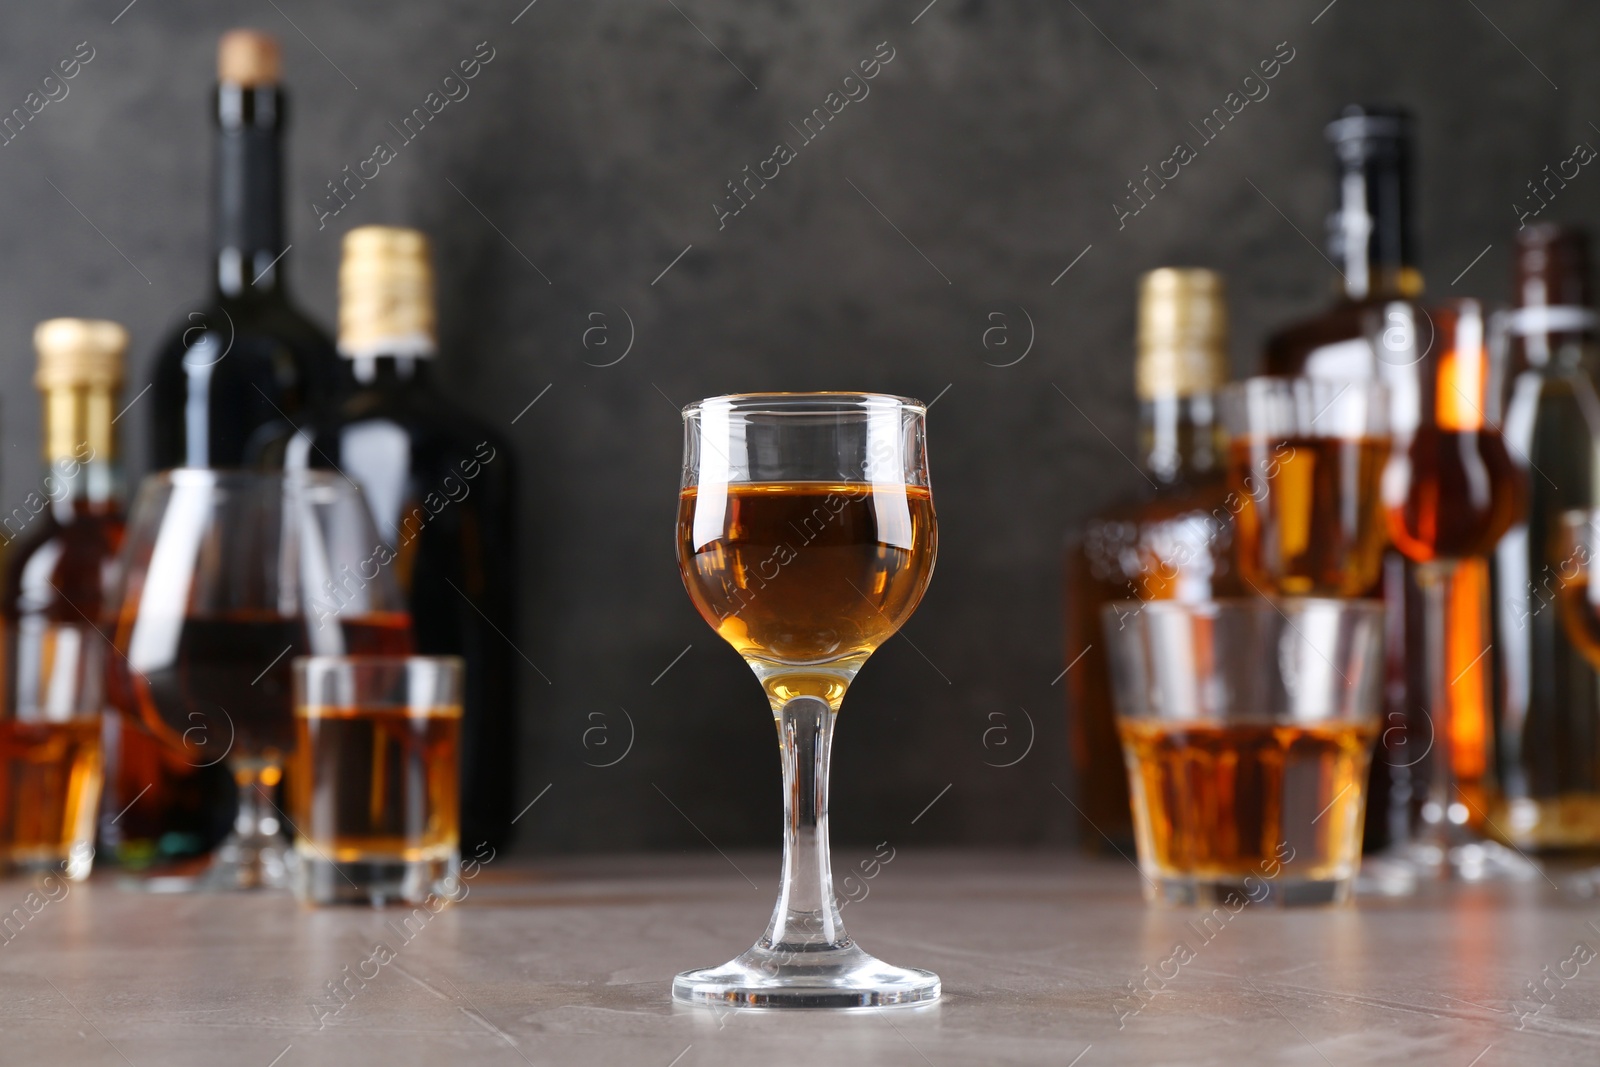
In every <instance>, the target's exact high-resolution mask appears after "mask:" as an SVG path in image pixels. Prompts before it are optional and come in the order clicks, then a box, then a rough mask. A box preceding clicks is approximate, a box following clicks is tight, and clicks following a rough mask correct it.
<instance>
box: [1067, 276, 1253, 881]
mask: <svg viewBox="0 0 1600 1067" xmlns="http://www.w3.org/2000/svg"><path fill="white" fill-rule="evenodd" d="M1227 328H1228V327H1227V310H1226V306H1225V304H1224V300H1223V286H1222V279H1221V277H1220V276H1218V275H1216V274H1214V273H1212V272H1211V271H1207V270H1195V269H1174V268H1162V269H1160V270H1154V271H1151V272H1150V273H1148V274H1146V275H1145V276H1144V277H1143V278H1142V279H1140V284H1139V337H1138V362H1137V369H1136V374H1135V380H1136V386H1137V392H1138V395H1139V402H1140V415H1139V421H1140V447H1139V457H1138V458H1139V460H1140V468H1141V473H1142V474H1143V481H1144V483H1146V484H1145V485H1143V486H1142V488H1146V489H1147V490H1148V491H1146V492H1144V493H1142V494H1140V495H1139V496H1138V497H1136V498H1135V499H1133V500H1131V501H1129V502H1127V503H1125V504H1122V505H1119V506H1116V507H1113V508H1111V509H1109V510H1107V511H1105V512H1102V513H1101V514H1099V515H1096V516H1094V517H1093V518H1091V519H1090V520H1089V521H1088V523H1087V524H1085V526H1084V529H1083V532H1082V534H1081V535H1080V536H1079V537H1077V538H1076V539H1074V540H1072V541H1071V542H1069V544H1068V546H1067V553H1066V649H1065V653H1066V659H1065V660H1064V663H1065V664H1066V666H1067V670H1066V674H1065V676H1064V677H1065V682H1066V689H1067V710H1068V726H1069V731H1070V734H1071V741H1072V756H1073V764H1074V766H1075V769H1076V771H1077V776H1078V789H1077V800H1076V801H1075V803H1076V805H1077V807H1078V810H1079V813H1080V817H1081V818H1082V820H1083V822H1084V825H1083V826H1082V827H1081V840H1082V841H1083V842H1084V844H1085V845H1086V846H1088V847H1090V848H1094V849H1104V848H1106V847H1107V846H1108V844H1109V845H1112V846H1115V847H1116V848H1118V849H1122V850H1123V851H1124V852H1128V850H1129V849H1131V848H1132V843H1133V821H1132V815H1131V811H1130V808H1129V801H1128V776H1127V771H1126V768H1125V764H1124V761H1123V755H1122V747H1121V743H1120V741H1119V739H1118V736H1117V727H1116V721H1115V715H1114V708H1113V705H1112V696H1111V677H1110V668H1109V665H1108V664H1107V662H1106V658H1105V653H1104V647H1103V646H1104V642H1103V639H1102V636H1101V623H1100V608H1101V606H1102V605H1104V604H1106V603H1108V602H1111V601H1119V600H1128V601H1148V600H1167V599H1178V600H1205V599H1209V598H1211V597H1214V596H1225V595H1233V594H1237V593H1238V592H1240V589H1239V587H1238V586H1237V578H1236V577H1235V575H1234V573H1233V566H1232V557H1233V551H1232V550H1233V515H1234V511H1232V510H1230V509H1229V507H1228V505H1227V497H1228V487H1227V482H1226V477H1225V470H1224V450H1223V447H1222V441H1221V439H1220V424H1219V419H1218V414H1217V409H1216V403H1215V397H1214V394H1215V392H1216V390H1217V389H1219V388H1221V386H1222V384H1223V383H1224V381H1226V379H1227V375H1228V359H1227ZM1128 854H1130V855H1131V852H1130V853H1128Z"/></svg>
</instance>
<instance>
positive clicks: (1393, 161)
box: [1265, 104, 1489, 853]
mask: <svg viewBox="0 0 1600 1067" xmlns="http://www.w3.org/2000/svg"><path fill="white" fill-rule="evenodd" d="M1325 134H1326V137H1327V140H1328V142H1329V144H1330V145H1331V146H1332V148H1333V157H1334V202H1335V205H1336V206H1335V208H1334V210H1333V211H1332V212H1330V213H1329V215H1328V243H1327V255H1328V259H1329V260H1331V261H1332V262H1333V264H1334V265H1335V268H1336V269H1337V270H1338V272H1339V275H1340V280H1339V284H1338V288H1337V291H1336V295H1335V297H1334V300H1333V303H1332V305H1331V306H1329V307H1328V308H1326V309H1325V310H1324V311H1322V312H1320V313H1319V314H1316V315H1313V316H1311V317H1310V318H1307V319H1302V320H1300V321H1298V322H1294V323H1291V324H1290V325H1288V326H1286V327H1284V328H1282V329H1280V330H1278V331H1277V332H1276V333H1274V334H1273V335H1272V336H1271V337H1269V338H1268V340H1267V343H1266V353H1265V355H1266V358H1265V370H1266V373H1268V374H1276V375H1283V376H1286V377H1288V376H1299V375H1305V376H1308V377H1313V378H1325V379H1334V380H1345V381H1348V380H1358V379H1367V378H1374V377H1377V378H1381V379H1383V380H1384V382H1385V384H1387V385H1388V386H1389V392H1390V396H1391V398H1392V402H1393V405H1394V410H1393V412H1392V413H1391V416H1390V425H1391V427H1392V428H1393V430H1394V433H1395V435H1396V436H1397V437H1398V436H1404V435H1405V434H1406V433H1408V432H1409V431H1410V429H1411V428H1412V427H1414V426H1415V425H1416V422H1417V418H1416V403H1417V395H1418V393H1417V385H1416V380H1415V375H1414V373H1413V370H1412V367H1413V365H1414V364H1415V362H1416V359H1417V344H1418V338H1419V336H1422V337H1423V338H1424V343H1425V339H1426V333H1427V329H1426V325H1425V323H1426V316H1425V315H1424V313H1423V312H1422V309H1421V308H1420V307H1419V306H1418V305H1417V303H1416V301H1417V300H1418V299H1419V298H1420V297H1421V295H1422V273H1421V271H1419V270H1418V269H1417V248H1416V237H1415V218H1414V212H1413V209H1412V203H1411V166H1412V157H1413V149H1414V143H1415V135H1414V123H1413V120H1412V117H1411V114H1410V113H1409V112H1408V111H1407V110H1405V109H1404V108H1401V107H1397V106H1394V105H1390V104H1376V105H1363V104H1351V105H1349V106H1348V107H1346V108H1344V109H1343V110H1342V111H1341V112H1340V114H1339V115H1338V117H1337V118H1335V119H1334V120H1333V121H1332V122H1330V123H1329V124H1328V126H1327V128H1326V130H1325ZM1410 570H1411V568H1410V565H1409V564H1407V562H1406V561H1405V559H1404V558H1403V557H1401V556H1400V555H1399V553H1397V552H1394V551H1392V550H1391V551H1390V552H1389V553H1387V555H1386V557H1385V560H1384V569H1383V578H1382V580H1381V586H1380V589H1377V590H1374V591H1373V592H1374V594H1379V593H1381V595H1382V597H1383V599H1384V601H1385V602H1386V603H1387V604H1388V606H1389V612H1388V616H1387V623H1386V627H1387V637H1386V644H1387V653H1386V659H1387V667H1386V674H1387V682H1386V685H1385V699H1384V715H1385V718H1384V730H1383V733H1382V737H1383V740H1382V741H1381V742H1380V744H1379V747H1378V749H1377V751H1376V752H1375V753H1374V756H1373V760H1372V774H1371V780H1370V784H1369V789H1368V800H1367V811H1366V828H1365V834H1364V838H1365V841H1364V845H1365V848H1366V850H1367V851H1368V852H1369V853H1372V852H1376V851H1378V850H1379V849H1381V848H1384V847H1385V846H1388V845H1390V844H1398V843H1400V842H1403V841H1405V840H1407V839H1408V838H1409V836H1410V833H1411V829H1412V827H1413V826H1414V825H1415V823H1416V821H1417V819H1418V818H1419V815H1420V810H1421V805H1422V802H1423V797H1424V794H1425V792H1426V785H1425V782H1423V781H1422V779H1421V777H1420V775H1421V762H1420V757H1419V756H1418V755H1417V753H1418V752H1420V751H1421V750H1422V749H1424V748H1427V747H1430V746H1431V744H1432V737H1431V728H1430V726H1429V724H1427V723H1426V722H1423V721H1420V720H1419V712H1418V709H1421V708H1425V707H1427V705H1428V688H1427V677H1426V674H1425V673H1424V671H1423V664H1424V663H1425V662H1426V660H1425V659H1424V657H1423V656H1422V655H1421V654H1420V651H1419V650H1420V649H1421V648H1422V641H1423V634H1422V627H1421V619H1422V613H1421V608H1422V601H1421V594H1420V592H1419V591H1418V589H1417V586H1416V583H1415V580H1414V578H1413V576H1412V575H1411V573H1410ZM1451 582H1452V591H1451V594H1450V595H1451V602H1452V605H1453V608H1452V613H1451V622H1450V626H1451V632H1452V636H1451V642H1450V647H1451V648H1452V649H1455V648H1458V647H1462V648H1464V647H1467V646H1468V645H1470V646H1471V647H1472V648H1473V649H1480V648H1482V647H1483V645H1484V644H1485V643H1487V641H1488V636H1487V634H1486V633H1485V632H1484V631H1486V630H1487V628H1488V623H1487V621H1486V603H1485V601H1486V597H1487V593H1488V584H1489V583H1488V570H1487V567H1486V566H1485V565H1484V564H1483V563H1482V562H1481V561H1478V560H1472V561H1467V562H1465V563H1463V564H1462V565H1461V566H1460V567H1458V568H1457V571H1456V574H1455V576H1454V577H1453V578H1452V579H1451ZM1469 658H1470V657H1469ZM1457 669H1458V670H1460V671H1461V672H1462V673H1461V674H1460V684H1459V685H1457V686H1454V687H1452V695H1453V696H1455V697H1456V698H1457V700H1458V706H1457V707H1456V708H1455V709H1454V710H1455V714H1456V715H1458V716H1460V718H1461V719H1462V720H1463V721H1464V720H1466V719H1468V718H1472V719H1475V720H1477V721H1479V722H1484V721H1486V720H1487V718H1488V715H1489V708H1488V703H1489V691H1488V686H1487V673H1488V665H1487V664H1486V663H1484V662H1482V661H1480V662H1478V663H1468V662H1466V661H1463V662H1462V663H1461V664H1459V665H1458V667H1457ZM1456 676H1457V675H1456V674H1455V673H1452V677H1456ZM1413 742H1414V743H1413ZM1464 777H1467V778H1478V777H1481V775H1466V776H1464Z"/></svg>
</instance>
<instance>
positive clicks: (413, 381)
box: [344, 355, 433, 392]
mask: <svg viewBox="0 0 1600 1067" xmlns="http://www.w3.org/2000/svg"><path fill="white" fill-rule="evenodd" d="M344 363H345V366H346V367H347V368H349V372H350V376H351V377H352V378H354V379H355V382H356V384H357V385H359V386H361V387H363V388H367V389H377V390H380V391H385V392H397V391H400V390H403V389H413V388H416V387H418V386H426V385H429V384H430V383H431V382H432V375H433V370H432V366H431V364H432V363H433V357H432V356H417V355H363V356H354V357H351V356H346V357H345V358H344Z"/></svg>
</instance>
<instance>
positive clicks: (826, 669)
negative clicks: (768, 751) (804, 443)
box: [678, 482, 937, 711]
mask: <svg viewBox="0 0 1600 1067" xmlns="http://www.w3.org/2000/svg"><path fill="white" fill-rule="evenodd" d="M935 530H936V527H935V524H934V512H933V498H932V497H931V496H930V495H929V493H928V490H927V488H926V487H925V486H918V485H885V484H882V483H871V484H868V483H837V484H830V483H825V482H774V483H760V482H756V483H746V484H739V485H727V486H722V487H712V486H709V485H706V484H702V485H701V486H699V487H698V488H695V487H689V488H686V489H684V490H683V491H682V494H681V497H680V499H679V505H678V556H679V562H680V565H681V568H680V569H681V570H682V573H683V575H684V584H685V586H686V587H687V588H688V591H689V596H690V598H691V599H692V600H693V601H694V605H695V607H696V608H697V609H698V610H699V612H700V614H701V616H702V617H703V618H704V619H705V620H706V622H708V623H710V624H711V626H712V628H713V629H715V630H716V631H717V633H718V634H719V635H721V637H722V638H723V640H725V641H727V642H728V643H729V644H730V645H732V646H733V647H734V648H735V649H736V650H737V651H738V652H739V654H740V655H741V656H743V657H744V658H745V660H746V662H748V663H750V665H751V666H752V668H754V669H755V671H756V673H757V675H758V676H759V677H760V678H761V680H762V684H763V686H764V687H765V688H766V690H767V694H768V696H769V697H770V698H771V699H772V701H773V706H774V708H777V707H779V706H781V705H782V704H783V703H785V702H786V701H788V700H791V699H793V698H794V697H798V696H814V697H818V698H820V699H822V700H824V701H826V702H827V703H828V704H829V705H830V706H831V707H832V708H833V709H834V710H835V711H837V710H838V708H839V703H840V701H841V700H843V698H844V691H845V687H846V686H847V685H848V684H849V681H850V677H851V675H853V673H854V672H855V671H856V670H857V669H859V668H860V666H861V664H862V663H864V662H865V661H866V659H867V657H868V656H870V655H871V654H872V652H873V650H874V649H876V648H877V647H878V646H879V645H881V644H882V643H883V642H884V641H886V640H888V638H889V637H890V635H892V634H893V633H894V632H895V630H896V629H898V628H899V626H900V624H901V623H902V622H904V621H905V620H906V619H907V618H908V617H909V616H910V615H911V612H912V611H913V610H914V609H915V608H916V606H917V603H918V601H920V600H921V599H922V593H923V591H924V590H925V589H926V588H927V585H928V578H929V576H930V573H931V572H932V570H933V561H934V556H935V553H936V550H937V540H936V538H937V534H936V532H935Z"/></svg>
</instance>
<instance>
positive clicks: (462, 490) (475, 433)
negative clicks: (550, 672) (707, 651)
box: [285, 226, 519, 846]
mask: <svg viewBox="0 0 1600 1067" xmlns="http://www.w3.org/2000/svg"><path fill="white" fill-rule="evenodd" d="M437 336H438V331H437V329H436V327H435V304H434V281H433V265H432V263H431V261H430V258H429V248H428V239H427V238H426V237H425V236H424V235H423V234H422V233H420V232H418V231H416V230H410V229H401V228H398V227H392V226H362V227H359V228H357V229H354V230H351V231H350V232H349V233H347V234H345V237H344V256H343V260H342V262H341V264H340V267H339V354H340V356H342V357H343V362H344V367H345V381H344V383H343V389H342V391H343V395H344V399H343V400H342V401H341V402H340V403H339V405H338V407H337V408H336V409H335V410H333V411H332V412H330V413H329V414H328V415H326V416H324V417H322V418H319V419H318V420H317V421H316V423H315V428H314V431H313V432H311V433H305V434H298V435H296V436H295V437H294V438H293V439H292V440H291V441H290V442H289V443H288V446H287V449H286V458H285V463H286V465H288V466H290V467H297V466H313V467H316V466H330V465H333V466H337V467H338V469H340V470H341V471H343V472H344V473H345V474H346V475H348V476H349V477H351V478H353V479H355V480H356V481H357V482H359V483H360V484H361V488H362V490H363V491H364V492H365V494H366V497H367V503H368V504H369V505H370V506H371V508H372V511H373V516H374V518H375V519H376V520H377V526H378V531H379V533H380V534H381V535H383V536H385V537H387V538H389V539H390V540H391V542H392V543H393V545H394V548H395V550H396V552H395V561H394V563H393V564H391V565H392V566H393V567H395V568H396V577H397V578H398V579H399V581H400V585H401V588H402V590H403V591H404V593H405V596H406V601H407V605H408V607H409V608H410V611H411V618H412V626H413V633H414V635H415V638H416V647H417V651H418V652H419V653H422V654H425V655H458V656H462V657H463V658H464V659H465V660H466V678H465V682H466V685H465V693H464V700H463V706H462V725H461V833H462V841H463V842H466V843H468V844H470V845H474V846H475V845H476V844H477V843H478V842H480V841H488V842H489V843H490V844H491V845H495V846H498V845H499V844H500V843H501V842H503V841H504V840H505V839H506V837H507V836H508V835H509V833H510V825H511V819H512V818H513V817H514V816H515V814H516V812H517V807H518V805H517V804H516V802H515V801H516V795H515V792H514V781H515V769H516V752H517V745H516V676H517V666H518V662H519V660H518V653H517V652H516V650H515V648H514V647H513V646H512V645H511V643H510V642H512V641H515V640H516V639H517V637H516V632H517V626H516V598H517V581H516V570H515V564H516V557H517V554H518V553H517V545H516V542H515V540H514V539H513V531H512V519H513V501H512V487H513V485H514V484H515V482H514V481H513V476H512V461H511V453H510V450H509V449H508V448H507V447H506V445H505V443H504V441H503V440H502V439H501V437H500V436H499V434H498V433H496V432H495V431H493V430H491V429H490V428H489V427H487V426H486V425H484V424H483V423H482V422H480V421H479V420H478V419H476V418H474V417H473V416H472V415H470V414H468V413H467V412H465V411H462V410H461V409H460V408H458V407H456V406H454V405H453V404H451V403H450V402H449V401H448V400H446V399H445V398H444V396H443V395H441V394H442V384H441V382H440V379H439V376H438V375H437V374H436V372H435V366H436V364H437V362H438V359H437V352H438V342H437Z"/></svg>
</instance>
